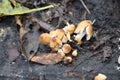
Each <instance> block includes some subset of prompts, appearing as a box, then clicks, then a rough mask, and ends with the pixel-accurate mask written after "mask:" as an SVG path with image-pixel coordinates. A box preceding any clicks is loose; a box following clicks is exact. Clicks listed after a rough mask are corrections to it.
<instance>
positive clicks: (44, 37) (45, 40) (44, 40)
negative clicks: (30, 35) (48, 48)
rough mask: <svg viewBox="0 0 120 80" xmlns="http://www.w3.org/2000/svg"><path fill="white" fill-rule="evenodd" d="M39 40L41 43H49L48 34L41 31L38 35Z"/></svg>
mask: <svg viewBox="0 0 120 80" xmlns="http://www.w3.org/2000/svg"><path fill="white" fill-rule="evenodd" d="M39 40H40V42H41V43H43V44H49V42H50V35H49V34H48V33H43V34H41V35H40V37H39Z"/></svg>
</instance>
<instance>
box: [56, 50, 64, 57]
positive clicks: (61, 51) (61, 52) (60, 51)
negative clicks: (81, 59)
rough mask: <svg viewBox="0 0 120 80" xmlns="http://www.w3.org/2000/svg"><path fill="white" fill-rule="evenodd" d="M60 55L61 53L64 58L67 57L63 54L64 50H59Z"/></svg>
mask: <svg viewBox="0 0 120 80" xmlns="http://www.w3.org/2000/svg"><path fill="white" fill-rule="evenodd" d="M58 53H60V54H61V55H62V56H64V57H65V54H64V52H63V50H62V49H59V50H58Z"/></svg>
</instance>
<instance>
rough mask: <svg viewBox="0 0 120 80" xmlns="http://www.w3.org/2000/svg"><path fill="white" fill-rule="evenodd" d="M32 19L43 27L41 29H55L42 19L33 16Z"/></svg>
mask: <svg viewBox="0 0 120 80" xmlns="http://www.w3.org/2000/svg"><path fill="white" fill-rule="evenodd" d="M32 21H33V22H37V23H38V24H39V25H40V26H41V28H43V29H45V30H47V31H52V30H55V29H56V28H55V27H52V26H51V25H49V24H47V23H45V22H44V21H41V20H38V19H37V18H35V17H32Z"/></svg>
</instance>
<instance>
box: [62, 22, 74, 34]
mask: <svg viewBox="0 0 120 80" xmlns="http://www.w3.org/2000/svg"><path fill="white" fill-rule="evenodd" d="M63 30H64V31H65V32H66V33H68V32H69V33H70V34H72V33H74V31H75V25H73V24H69V23H67V26H65V27H64V28H63Z"/></svg>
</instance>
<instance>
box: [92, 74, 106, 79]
mask: <svg viewBox="0 0 120 80" xmlns="http://www.w3.org/2000/svg"><path fill="white" fill-rule="evenodd" d="M106 79H107V77H106V76H105V75H104V74H101V73H99V74H98V75H97V76H95V78H94V80H106Z"/></svg>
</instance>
